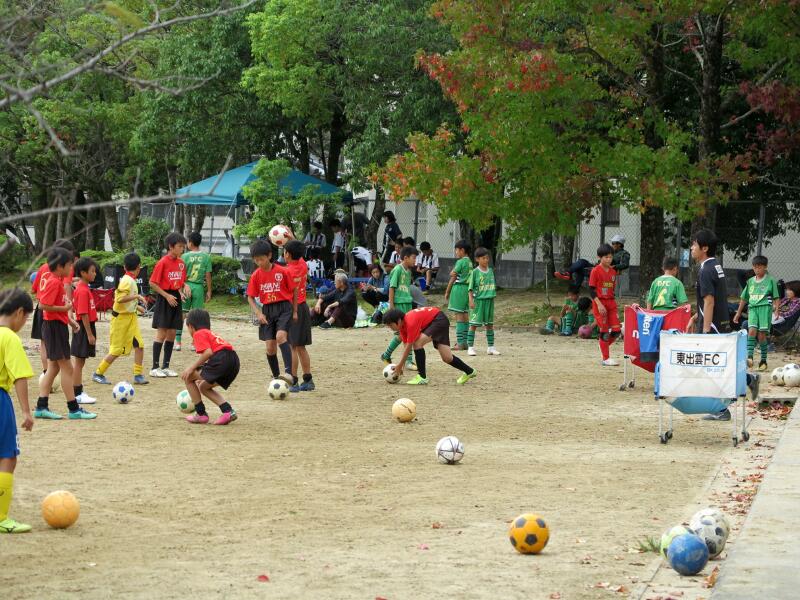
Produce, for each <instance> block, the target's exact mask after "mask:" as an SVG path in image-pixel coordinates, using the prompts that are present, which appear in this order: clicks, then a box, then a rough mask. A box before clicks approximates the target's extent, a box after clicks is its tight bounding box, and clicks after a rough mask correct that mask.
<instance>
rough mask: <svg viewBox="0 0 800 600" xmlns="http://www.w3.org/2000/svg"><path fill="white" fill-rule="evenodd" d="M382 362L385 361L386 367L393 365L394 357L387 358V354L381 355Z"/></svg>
mask: <svg viewBox="0 0 800 600" xmlns="http://www.w3.org/2000/svg"><path fill="white" fill-rule="evenodd" d="M381 360H382V361H383V364H385V365H390V364H392V357H391V356H386V354H385V353H384V354H381Z"/></svg>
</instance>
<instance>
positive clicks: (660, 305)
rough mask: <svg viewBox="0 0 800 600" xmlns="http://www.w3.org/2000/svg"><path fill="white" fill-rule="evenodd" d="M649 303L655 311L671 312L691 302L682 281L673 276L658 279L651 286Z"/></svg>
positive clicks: (648, 295) (648, 296)
mask: <svg viewBox="0 0 800 600" xmlns="http://www.w3.org/2000/svg"><path fill="white" fill-rule="evenodd" d="M647 302H648V303H649V304H650V305H652V307H653V309H654V310H671V309H673V308H675V307H676V306H681V305H682V304H686V303H687V302H689V299H688V298H687V297H686V289H685V288H684V287H683V283H681V280H680V279H678V278H676V277H673V276H672V275H662V276H661V277H656V279H655V280H654V281H653V283H652V284H651V285H650V293H649V294H647Z"/></svg>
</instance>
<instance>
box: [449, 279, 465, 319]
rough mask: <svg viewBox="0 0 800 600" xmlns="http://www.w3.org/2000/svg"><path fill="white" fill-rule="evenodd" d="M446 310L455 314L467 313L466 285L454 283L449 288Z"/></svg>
mask: <svg viewBox="0 0 800 600" xmlns="http://www.w3.org/2000/svg"><path fill="white" fill-rule="evenodd" d="M447 310H451V311H453V312H457V313H465V312H469V287H468V286H467V284H466V283H454V284H453V287H451V288H450V302H449V303H448V305H447Z"/></svg>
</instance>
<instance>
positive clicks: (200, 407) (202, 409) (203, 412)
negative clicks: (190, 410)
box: [194, 402, 208, 417]
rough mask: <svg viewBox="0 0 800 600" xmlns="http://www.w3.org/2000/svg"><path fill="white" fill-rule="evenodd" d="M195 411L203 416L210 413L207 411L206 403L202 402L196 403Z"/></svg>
mask: <svg viewBox="0 0 800 600" xmlns="http://www.w3.org/2000/svg"><path fill="white" fill-rule="evenodd" d="M194 412H196V413H197V414H198V415H200V416H201V417H207V416H208V413H207V412H206V405H205V404H203V403H202V402H198V403H197V404H195V405H194Z"/></svg>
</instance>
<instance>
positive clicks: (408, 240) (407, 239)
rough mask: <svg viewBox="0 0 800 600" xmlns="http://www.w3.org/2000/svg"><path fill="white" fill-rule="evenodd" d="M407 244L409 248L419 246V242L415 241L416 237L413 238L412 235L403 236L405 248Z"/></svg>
mask: <svg viewBox="0 0 800 600" xmlns="http://www.w3.org/2000/svg"><path fill="white" fill-rule="evenodd" d="M406 246H408V247H409V248H416V247H417V243H416V242H415V241H414V238H412V237H411V236H408V237H404V238H403V248H405V247H406Z"/></svg>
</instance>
